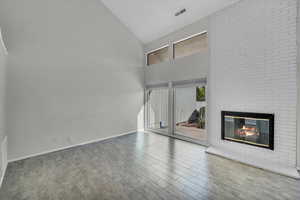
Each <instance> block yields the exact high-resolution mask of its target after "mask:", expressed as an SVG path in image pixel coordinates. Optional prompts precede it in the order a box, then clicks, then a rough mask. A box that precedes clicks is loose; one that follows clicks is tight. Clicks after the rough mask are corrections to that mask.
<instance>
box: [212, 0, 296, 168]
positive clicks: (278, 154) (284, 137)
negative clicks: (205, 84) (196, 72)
mask: <svg viewBox="0 0 300 200" xmlns="http://www.w3.org/2000/svg"><path fill="white" fill-rule="evenodd" d="M296 4H297V0H243V1H241V2H239V3H237V4H235V5H233V6H231V7H229V8H226V9H224V10H222V11H220V12H218V13H216V14H215V15H213V16H211V19H210V30H209V34H210V45H211V68H210V72H209V88H210V94H209V102H210V105H209V109H210V110H209V123H210V124H209V135H210V136H209V137H210V143H211V144H212V146H215V147H220V148H222V149H226V151H228V152H235V153H238V154H240V155H241V156H243V157H244V158H247V159H248V160H249V161H250V162H255V161H259V160H260V161H264V162H269V163H273V164H278V165H280V166H287V167H295V166H296V109H297V107H296V106H297V81H296V71H297V64H296V59H297V45H296V17H297V6H296ZM221 110H229V111H246V112H264V113H275V144H274V145H275V150H274V151H271V150H267V149H263V148H258V147H253V146H249V145H245V144H238V143H233V142H228V141H222V140H221Z"/></svg>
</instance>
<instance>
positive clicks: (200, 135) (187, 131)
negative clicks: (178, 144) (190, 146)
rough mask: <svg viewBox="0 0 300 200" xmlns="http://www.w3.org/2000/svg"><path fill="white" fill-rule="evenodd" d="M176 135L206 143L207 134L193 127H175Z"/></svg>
mask: <svg viewBox="0 0 300 200" xmlns="http://www.w3.org/2000/svg"><path fill="white" fill-rule="evenodd" d="M175 131H176V134H178V135H182V136H184V137H188V138H192V139H195V140H197V141H207V134H206V130H205V129H199V128H195V127H185V126H176V127H175Z"/></svg>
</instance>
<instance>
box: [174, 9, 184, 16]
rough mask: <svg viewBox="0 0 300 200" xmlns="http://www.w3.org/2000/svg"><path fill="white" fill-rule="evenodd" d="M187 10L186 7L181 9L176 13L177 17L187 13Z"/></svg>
mask: <svg viewBox="0 0 300 200" xmlns="http://www.w3.org/2000/svg"><path fill="white" fill-rule="evenodd" d="M185 12H186V9H185V8H183V9H181V10H180V11H178V12H176V13H175V17H177V16H179V15H181V14H183V13H185Z"/></svg>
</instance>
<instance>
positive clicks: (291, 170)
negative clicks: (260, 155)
mask: <svg viewBox="0 0 300 200" xmlns="http://www.w3.org/2000/svg"><path fill="white" fill-rule="evenodd" d="M206 152H207V153H209V154H213V155H217V156H221V157H224V158H228V159H230V160H234V161H237V162H240V163H244V164H247V165H251V166H253V167H257V168H260V169H263V170H266V171H271V172H274V173H277V174H281V175H284V176H288V177H291V178H294V179H300V174H299V172H298V171H297V169H296V167H285V166H278V165H274V164H271V163H266V162H264V163H263V162H251V161H249V160H246V159H245V158H243V157H242V156H240V155H237V154H234V153H228V152H225V151H223V150H222V149H219V148H216V147H209V148H207V150H206Z"/></svg>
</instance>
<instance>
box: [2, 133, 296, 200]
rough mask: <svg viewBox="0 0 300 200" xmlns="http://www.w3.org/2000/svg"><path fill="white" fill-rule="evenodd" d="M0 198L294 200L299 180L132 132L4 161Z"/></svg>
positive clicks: (188, 145) (19, 199)
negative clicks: (100, 140)
mask: <svg viewBox="0 0 300 200" xmlns="http://www.w3.org/2000/svg"><path fill="white" fill-rule="evenodd" d="M0 199H1V200H21V199H22V200H48V199H51V200H52V199H53V200H60V199H61V200H77V199H80V200H105V199H108V200H110V199H113V200H122V199H124V200H135V199H136V200H143V199H148V200H160V199H170V200H179V199H192V200H206V199H209V200H218V199H220V200H226V199H228V200H234V199H242V200H246V199H249V200H259V199H261V200H276V199H278V200H282V199H291V200H300V181H298V180H295V179H291V178H288V177H284V176H281V175H277V174H274V173H271V172H267V171H264V170H260V169H257V168H253V167H250V166H247V165H243V164H241V163H237V162H234V161H231V160H227V159H224V158H221V157H217V156H213V155H209V154H207V153H205V148H204V147H202V146H199V145H196V144H191V143H188V142H184V141H180V140H176V139H172V138H169V137H165V136H161V135H158V134H153V133H135V134H131V135H127V136H122V137H118V138H114V139H110V140H106V141H102V142H98V143H94V144H89V145H85V146H80V147H75V148H71V149H67V150H63V151H59V152H55V153H50V154H47V155H43V156H38V157H34V158H30V159H26V160H22V161H17V162H13V163H10V164H9V166H8V169H7V173H6V175H5V178H4V182H3V186H2V188H1V189H0Z"/></svg>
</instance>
